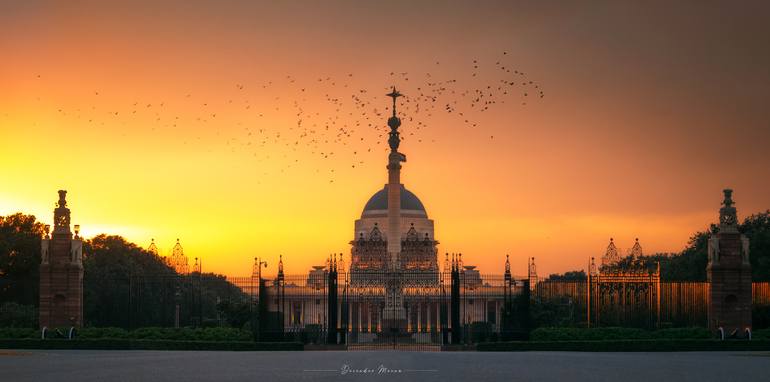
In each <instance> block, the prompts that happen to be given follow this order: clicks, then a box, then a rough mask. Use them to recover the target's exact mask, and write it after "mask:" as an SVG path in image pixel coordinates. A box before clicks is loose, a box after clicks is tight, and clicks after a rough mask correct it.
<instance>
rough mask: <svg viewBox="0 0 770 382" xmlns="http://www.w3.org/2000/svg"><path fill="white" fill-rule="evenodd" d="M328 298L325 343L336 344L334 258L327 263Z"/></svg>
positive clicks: (335, 270) (335, 276) (335, 269)
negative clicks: (327, 325)
mask: <svg viewBox="0 0 770 382" xmlns="http://www.w3.org/2000/svg"><path fill="white" fill-rule="evenodd" d="M328 286H329V287H328V288H327V291H328V296H327V300H326V301H327V304H326V310H327V313H326V316H327V317H329V327H328V328H327V330H326V332H327V335H326V343H329V344H336V343H337V261H336V259H335V258H334V257H332V260H331V261H329V279H328Z"/></svg>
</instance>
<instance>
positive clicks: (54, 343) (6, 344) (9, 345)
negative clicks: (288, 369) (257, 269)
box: [0, 338, 303, 351]
mask: <svg viewBox="0 0 770 382" xmlns="http://www.w3.org/2000/svg"><path fill="white" fill-rule="evenodd" d="M0 348H4V349H80V350H230V351H249V350H252V351H253V350H261V351H273V350H302V349H303V345H302V344H301V343H298V342H246V341H174V340H137V339H114V338H113V339H75V340H65V339H48V340H41V339H29V338H20V339H0Z"/></svg>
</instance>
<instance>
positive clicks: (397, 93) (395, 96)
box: [385, 86, 403, 127]
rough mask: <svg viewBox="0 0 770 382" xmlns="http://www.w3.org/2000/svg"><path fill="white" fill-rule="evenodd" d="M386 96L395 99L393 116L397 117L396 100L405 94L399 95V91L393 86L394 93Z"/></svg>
mask: <svg viewBox="0 0 770 382" xmlns="http://www.w3.org/2000/svg"><path fill="white" fill-rule="evenodd" d="M385 95H386V96H388V97H390V98H393V116H394V117H395V116H396V98H398V97H401V96H403V94H401V93H399V92H398V90H396V87H395V86H393V91H391V92H390V93H388V94H385ZM391 127H392V126H391Z"/></svg>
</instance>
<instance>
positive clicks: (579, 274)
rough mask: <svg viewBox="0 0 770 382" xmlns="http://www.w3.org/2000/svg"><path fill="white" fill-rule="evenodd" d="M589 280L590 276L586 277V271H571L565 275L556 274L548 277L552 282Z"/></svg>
mask: <svg viewBox="0 0 770 382" xmlns="http://www.w3.org/2000/svg"><path fill="white" fill-rule="evenodd" d="M587 278H588V276H586V272H585V271H584V270H579V271H569V272H565V273H564V274H558V273H554V274H551V275H549V276H548V280H551V281H581V280H586V279H587Z"/></svg>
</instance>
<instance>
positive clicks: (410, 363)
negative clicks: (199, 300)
mask: <svg viewBox="0 0 770 382" xmlns="http://www.w3.org/2000/svg"><path fill="white" fill-rule="evenodd" d="M346 370H347V372H346ZM769 376H770V352H704V353H572V352H508V353H494V352H493V353H486V352H484V353H481V352H479V353H477V352H373V351H360V352H341V351H340V352H338V351H315V352H310V351H305V352H224V351H217V352H208V351H139V350H131V351H119V350H113V351H98V350H0V381H109V382H118V381H303V380H306V381H310V380H313V381H315V380H328V381H348V380H350V381H353V380H356V381H364V380H375V381H377V380H378V381H386V380H387V381H402V380H413V381H421V382H428V381H461V380H463V381H489V380H505V381H622V382H630V381H645V382H662V381H698V382H704V381H767V380H768V378H770V377H769Z"/></svg>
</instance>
